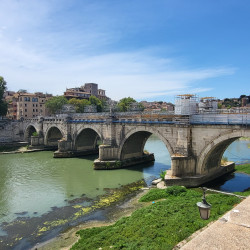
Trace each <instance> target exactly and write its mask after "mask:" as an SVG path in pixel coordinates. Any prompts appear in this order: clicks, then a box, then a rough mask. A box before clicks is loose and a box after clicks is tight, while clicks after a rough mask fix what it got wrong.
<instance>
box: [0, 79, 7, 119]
mask: <svg viewBox="0 0 250 250" xmlns="http://www.w3.org/2000/svg"><path fill="white" fill-rule="evenodd" d="M6 85H7V83H6V81H5V80H4V78H3V77H2V76H0V116H5V115H6V114H7V111H8V104H7V102H6V101H4V100H3V94H4V91H5V90H6Z"/></svg>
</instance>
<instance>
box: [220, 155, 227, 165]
mask: <svg viewBox="0 0 250 250" xmlns="http://www.w3.org/2000/svg"><path fill="white" fill-rule="evenodd" d="M227 162H228V158H227V157H226V156H223V157H222V158H221V164H222V165H223V164H225V163H227Z"/></svg>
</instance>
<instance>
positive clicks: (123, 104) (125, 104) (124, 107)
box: [118, 97, 136, 112]
mask: <svg viewBox="0 0 250 250" xmlns="http://www.w3.org/2000/svg"><path fill="white" fill-rule="evenodd" d="M133 102H136V100H135V99H133V98H132V97H125V98H122V99H121V100H120V101H119V102H118V108H119V109H120V111H122V112H126V111H128V110H129V106H130V104H131V103H133Z"/></svg>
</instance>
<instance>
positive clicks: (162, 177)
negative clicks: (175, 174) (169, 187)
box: [160, 170, 167, 180]
mask: <svg viewBox="0 0 250 250" xmlns="http://www.w3.org/2000/svg"><path fill="white" fill-rule="evenodd" d="M166 172H167V170H165V171H163V170H162V171H161V172H160V177H161V179H162V180H164V178H165V175H166Z"/></svg>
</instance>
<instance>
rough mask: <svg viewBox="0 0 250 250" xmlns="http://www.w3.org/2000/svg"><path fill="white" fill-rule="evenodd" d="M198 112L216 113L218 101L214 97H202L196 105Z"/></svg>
mask: <svg viewBox="0 0 250 250" xmlns="http://www.w3.org/2000/svg"><path fill="white" fill-rule="evenodd" d="M198 107H199V111H216V110H217V108H218V100H217V99H216V98H214V97H202V98H201V99H200V102H199V104H198Z"/></svg>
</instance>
